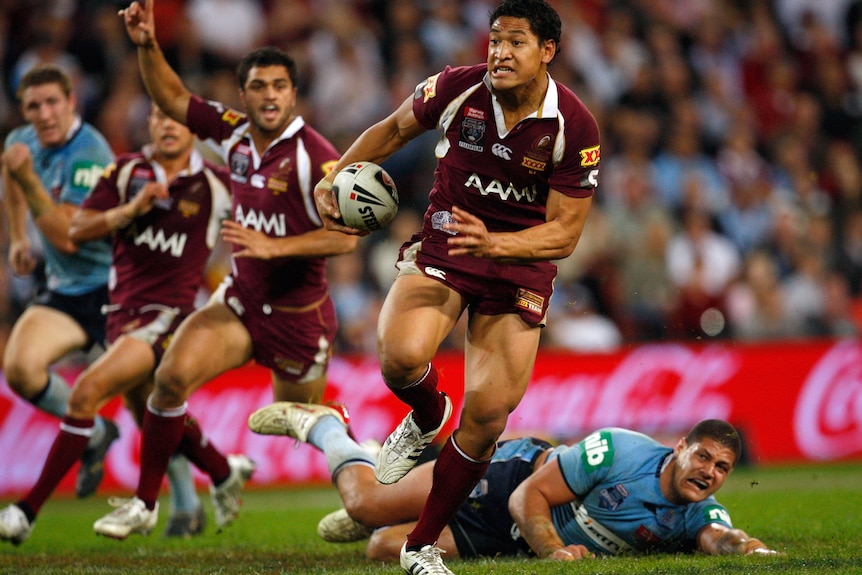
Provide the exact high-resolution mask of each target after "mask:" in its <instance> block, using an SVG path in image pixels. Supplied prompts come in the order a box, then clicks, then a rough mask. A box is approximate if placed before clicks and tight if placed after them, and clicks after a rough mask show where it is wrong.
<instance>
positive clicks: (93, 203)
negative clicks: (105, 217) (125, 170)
mask: <svg viewBox="0 0 862 575" xmlns="http://www.w3.org/2000/svg"><path fill="white" fill-rule="evenodd" d="M119 161H122V160H119ZM118 173H119V166H118V164H117V163H116V162H115V163H111V164H110V165H108V167H107V168H105V171H104V172H103V173H102V176H101V177H100V178H99V181H98V182H96V185H95V186H94V187H93V190H92V191H91V192H90V194H89V195H88V196H87V197H86V198H85V199H84V201H83V202H82V203H81V208H82V209H85V210H99V211H100V212H104V211H105V210H110V209H111V208H115V207H117V206H118V205H120V194H119V190H118V189H117V174H118Z"/></svg>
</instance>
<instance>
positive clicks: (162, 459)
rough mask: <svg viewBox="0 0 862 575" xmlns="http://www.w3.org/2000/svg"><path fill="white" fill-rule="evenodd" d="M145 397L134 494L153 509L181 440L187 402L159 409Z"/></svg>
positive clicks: (148, 507)
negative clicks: (139, 472)
mask: <svg viewBox="0 0 862 575" xmlns="http://www.w3.org/2000/svg"><path fill="white" fill-rule="evenodd" d="M150 401H151V400H150V399H148V400H147V409H146V410H144V423H143V425H142V427H141V476H140V479H139V480H138V489H137V492H136V493H135V495H137V497H138V498H139V499H141V500H142V501H143V502H144V503H145V504H146V506H147V509H149V510H153V509H155V507H156V501H157V500H158V498H159V488H160V487H161V485H162V479H164V477H165V471H166V470H167V467H168V462H170V459H171V456H172V455H173V454H174V452H175V451H176V450H177V448H178V447H179V444H180V441H182V439H183V429H184V427H185V422H186V409H187V405H186V404H185V403H183V404H182V405H181V406H180V407H177V408H175V409H169V410H164V411H163V410H159V409H156V408H155V407H153V406H152V404H151V402H150Z"/></svg>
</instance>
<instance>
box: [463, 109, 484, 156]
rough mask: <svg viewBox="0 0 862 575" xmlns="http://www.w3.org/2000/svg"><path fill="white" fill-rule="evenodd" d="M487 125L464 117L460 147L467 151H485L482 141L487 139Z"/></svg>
mask: <svg viewBox="0 0 862 575" xmlns="http://www.w3.org/2000/svg"><path fill="white" fill-rule="evenodd" d="M486 126H487V124H486V123H485V122H484V121H483V120H476V119H474V118H470V117H466V116H465V117H464V120H463V121H462V122H461V138H462V139H461V140H459V141H458V145H459V146H460V147H462V148H464V149H466V150H471V151H473V152H481V151H483V150H484V149H485V146H483V145H482V140H484V139H485V128H486Z"/></svg>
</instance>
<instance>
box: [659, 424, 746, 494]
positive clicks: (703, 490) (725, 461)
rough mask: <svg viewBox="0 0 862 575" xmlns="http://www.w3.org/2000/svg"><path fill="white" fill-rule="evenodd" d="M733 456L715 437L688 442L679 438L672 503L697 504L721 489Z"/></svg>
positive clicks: (672, 468) (731, 469)
mask: <svg viewBox="0 0 862 575" xmlns="http://www.w3.org/2000/svg"><path fill="white" fill-rule="evenodd" d="M734 460H735V455H734V453H733V450H731V449H730V448H728V447H724V446H723V445H721V444H720V443H718V442H717V441H715V440H714V439H710V438H705V439H703V440H701V441H700V442H697V443H693V444H691V445H688V444H687V443H686V441H685V439H681V440H680V441H679V443H678V444H677V445H676V447H675V448H674V461H673V463H672V466H671V474H670V485H669V493H665V496H666V497H667V498H668V500H669V501H671V502H673V503H680V504H685V503H697V502H699V501H703V500H704V499H706V498H707V497H709V496H710V495H713V494H715V492H716V491H718V490H719V489H721V487H722V486H723V485H724V482H725V481H726V480H727V477H728V475H730V473H731V472H732V471H733V463H734Z"/></svg>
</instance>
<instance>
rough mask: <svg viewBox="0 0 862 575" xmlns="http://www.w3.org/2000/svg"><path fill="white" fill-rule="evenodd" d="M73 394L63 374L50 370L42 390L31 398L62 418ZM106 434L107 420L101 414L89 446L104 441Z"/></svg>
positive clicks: (47, 411) (94, 426)
mask: <svg viewBox="0 0 862 575" xmlns="http://www.w3.org/2000/svg"><path fill="white" fill-rule="evenodd" d="M71 395H72V389H71V388H70V387H69V383H68V382H67V381H66V380H65V379H64V378H63V376H61V375H59V374H57V373H55V372H53V371H49V372H48V382H47V383H46V384H45V387H43V388H42V391H40V392H39V393H37V394H36V395H34V396H33V398H32V399H31V400H30V403H32V404H33V405H34V406H36V408H37V409H39V410H40V411H44V412H45V413H47V414H48V415H53V416H55V417H58V418H60V419H62V418H63V417H64V416H65V415H66V407H67V406H68V404H69V397H70V396H71ZM104 436H105V421H104V419H102V417H101V416H100V415H97V416H96V419H95V420H94V424H93V429H92V433H91V434H90V441H89V443H88V444H87V447H95V446H96V445H98V444H99V442H100V441H102V438H103V437H104Z"/></svg>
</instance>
